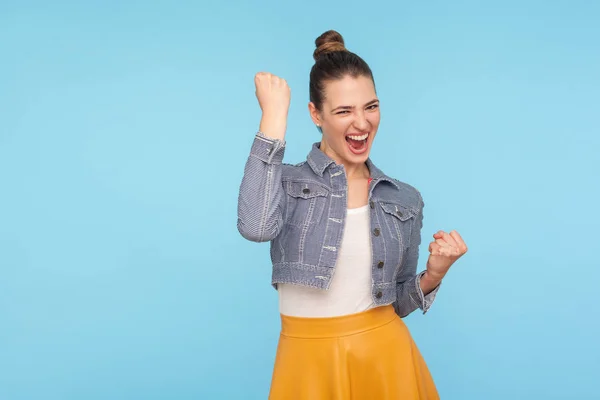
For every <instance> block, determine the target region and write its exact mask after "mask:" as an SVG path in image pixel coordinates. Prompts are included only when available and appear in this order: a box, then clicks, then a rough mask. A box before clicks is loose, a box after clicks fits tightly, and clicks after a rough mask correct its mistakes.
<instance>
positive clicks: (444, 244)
mask: <svg viewBox="0 0 600 400" xmlns="http://www.w3.org/2000/svg"><path fill="white" fill-rule="evenodd" d="M435 242H436V243H437V244H438V245H439V246H440V247H451V246H452V245H451V244H450V243H448V242H446V241H445V240H444V239H435Z"/></svg>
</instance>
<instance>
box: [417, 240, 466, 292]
mask: <svg viewBox="0 0 600 400" xmlns="http://www.w3.org/2000/svg"><path fill="white" fill-rule="evenodd" d="M433 238H434V239H435V241H433V242H431V243H429V253H430V254H429V259H428V260H427V274H428V275H429V277H430V278H431V279H433V280H436V281H441V280H442V278H444V276H445V275H446V273H447V272H448V270H449V269H450V266H451V265H452V264H454V262H456V260H458V259H459V258H460V257H461V256H462V255H463V254H465V253H466V252H467V250H468V249H467V245H466V244H465V242H464V241H463V239H462V237H461V236H460V235H459V234H458V232H457V231H451V232H450V233H446V232H444V231H437V232H436V233H434V234H433Z"/></svg>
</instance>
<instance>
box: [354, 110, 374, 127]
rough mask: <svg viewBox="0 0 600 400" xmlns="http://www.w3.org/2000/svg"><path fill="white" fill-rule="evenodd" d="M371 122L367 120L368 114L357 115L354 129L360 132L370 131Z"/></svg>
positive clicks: (359, 113) (360, 113)
mask: <svg viewBox="0 0 600 400" xmlns="http://www.w3.org/2000/svg"><path fill="white" fill-rule="evenodd" d="M369 125H370V123H369V120H368V119H367V116H366V114H365V113H364V111H363V112H358V113H356V118H355V119H354V127H355V128H356V129H357V130H359V131H367V130H369Z"/></svg>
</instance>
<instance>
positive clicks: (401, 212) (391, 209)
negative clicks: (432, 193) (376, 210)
mask: <svg viewBox="0 0 600 400" xmlns="http://www.w3.org/2000/svg"><path fill="white" fill-rule="evenodd" d="M379 204H381V208H383V211H385V212H386V213H388V214H391V215H393V216H394V217H396V218H398V219H399V220H400V221H406V220H408V219H410V218H411V217H414V216H415V215H417V212H416V211H415V210H414V209H412V208H410V207H407V206H405V205H403V204H397V203H389V202H383V201H382V202H380V203H379Z"/></svg>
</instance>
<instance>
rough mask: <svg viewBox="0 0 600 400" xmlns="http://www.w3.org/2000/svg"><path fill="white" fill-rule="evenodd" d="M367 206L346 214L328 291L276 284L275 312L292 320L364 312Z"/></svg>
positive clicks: (368, 247)
mask: <svg viewBox="0 0 600 400" xmlns="http://www.w3.org/2000/svg"><path fill="white" fill-rule="evenodd" d="M368 207H369V206H368V205H365V206H363V207H358V208H349V209H347V210H346V224H345V228H344V233H343V237H342V243H341V246H340V248H339V253H338V258H337V263H336V266H335V272H334V275H333V278H332V281H331V286H330V287H329V290H322V289H316V288H311V287H306V286H300V285H293V284H283V283H279V284H277V289H278V292H279V311H280V313H282V314H284V315H291V316H296V317H334V316H340V315H347V314H353V313H358V312H362V311H366V310H368V309H369V308H371V307H372V306H373V298H372V296H371V286H372V282H371V258H372V250H371V238H370V236H369V232H370V221H369V208H368Z"/></svg>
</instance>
